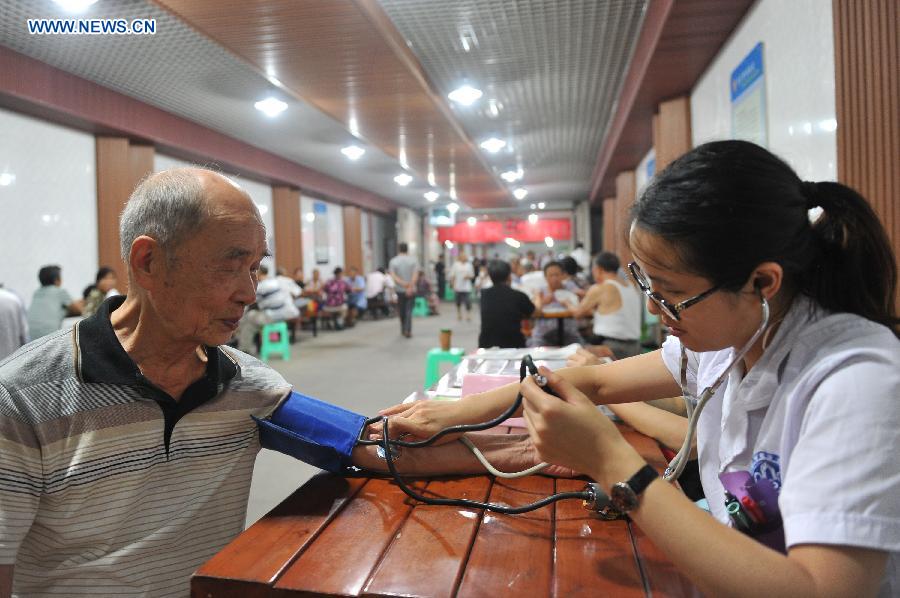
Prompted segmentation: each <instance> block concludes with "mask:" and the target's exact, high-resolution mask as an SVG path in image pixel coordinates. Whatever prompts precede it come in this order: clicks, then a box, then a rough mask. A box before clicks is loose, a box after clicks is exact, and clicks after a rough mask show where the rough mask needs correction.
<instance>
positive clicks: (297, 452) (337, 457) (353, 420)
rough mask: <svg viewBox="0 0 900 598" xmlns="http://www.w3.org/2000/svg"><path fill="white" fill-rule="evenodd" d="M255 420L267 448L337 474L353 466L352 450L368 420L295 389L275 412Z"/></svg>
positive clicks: (261, 442) (260, 436)
mask: <svg viewBox="0 0 900 598" xmlns="http://www.w3.org/2000/svg"><path fill="white" fill-rule="evenodd" d="M251 417H253V416H251ZM253 420H254V421H255V422H256V423H257V425H258V427H259V443H260V444H261V445H262V447H263V448H267V449H271V450H273V451H278V452H279V453H284V454H285V455H290V456H292V457H295V458H297V459H300V460H301V461H303V462H304V463H309V464H310V465H313V466H315V467H319V468H321V469H325V470H327V471H331V472H334V473H342V472H345V471H346V470H347V468H349V467H350V466H351V465H352V459H351V452H352V451H353V447H354V446H356V441H357V439H358V438H359V434H360V432H361V431H362V428H363V426H364V425H365V423H366V418H365V416H363V415H359V414H358V413H353V412H352V411H347V410H346V409H342V408H340V407H336V406H335V405H331V404H329V403H323V402H322V401H318V400H316V399H313V398H311V397H307V396H305V395H302V394H300V393H298V392H294V391H291V394H290V395H288V396H287V398H285V399H284V400H282V401H281V403H280V404H279V405H278V407H276V408H275V411H273V412H272V415H270V416H269V417H267V418H265V419H260V418H258V417H253Z"/></svg>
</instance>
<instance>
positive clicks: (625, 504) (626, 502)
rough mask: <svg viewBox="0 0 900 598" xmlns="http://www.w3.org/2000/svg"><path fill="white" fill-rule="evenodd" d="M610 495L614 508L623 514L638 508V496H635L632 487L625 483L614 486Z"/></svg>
mask: <svg viewBox="0 0 900 598" xmlns="http://www.w3.org/2000/svg"><path fill="white" fill-rule="evenodd" d="M609 494H610V496H609V498H610V501H611V502H612V504H613V506H614V507H615V508H616V509H618V510H619V511H621V512H623V513H627V512H628V511H631V510H632V509H635V508H637V506H638V497H637V495H635V493H634V490H632V489H631V486H629V485H628V484H626V483H625V482H618V483H617V484H614V485H613V487H612V490H611V491H610V493H609Z"/></svg>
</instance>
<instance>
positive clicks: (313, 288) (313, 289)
mask: <svg viewBox="0 0 900 598" xmlns="http://www.w3.org/2000/svg"><path fill="white" fill-rule="evenodd" d="M324 286H325V281H324V280H322V276H321V275H320V273H319V269H318V268H313V271H312V278H310V279H309V282H307V283H306V286H305V287H303V296H304V297H307V298H309V299H311V300H313V301H315V302H316V303H322V301H323V300H324V299H325V290H324Z"/></svg>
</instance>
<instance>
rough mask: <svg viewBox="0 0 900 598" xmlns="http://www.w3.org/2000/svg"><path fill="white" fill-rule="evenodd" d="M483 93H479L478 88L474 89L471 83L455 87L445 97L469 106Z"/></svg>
mask: <svg viewBox="0 0 900 598" xmlns="http://www.w3.org/2000/svg"><path fill="white" fill-rule="evenodd" d="M482 95H484V94H483V93H481V90H480V89H475V88H474V87H472V86H471V85H463V86H462V87H457V88H456V89H454V90H453V91H451V92H450V93H448V94H447V97H448V98H450V99H451V100H453V101H454V102H456V103H457V104H462V105H463V106H471V105H472V104H474V103H475V102H477V101H478V98H480V97H481V96H482Z"/></svg>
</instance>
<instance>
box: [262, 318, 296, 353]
mask: <svg viewBox="0 0 900 598" xmlns="http://www.w3.org/2000/svg"><path fill="white" fill-rule="evenodd" d="M259 341H260V346H259V358H260V359H262V360H263V361H269V354H271V353H279V354H280V355H281V358H282V359H284V360H285V361H287V360H289V359H290V358H291V339H290V336H289V333H288V326H287V322H273V323H272V324H266V325H265V326H263V328H262V331H260V333H259Z"/></svg>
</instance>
